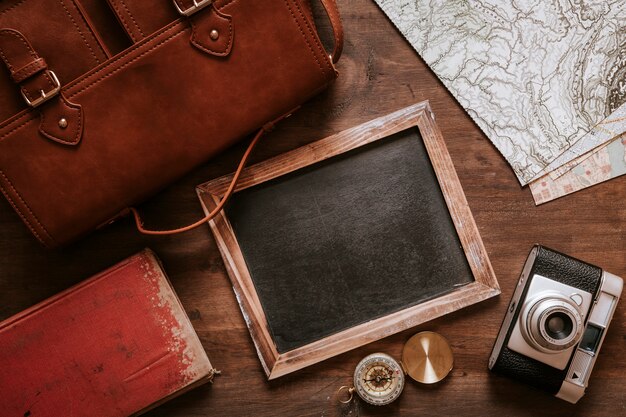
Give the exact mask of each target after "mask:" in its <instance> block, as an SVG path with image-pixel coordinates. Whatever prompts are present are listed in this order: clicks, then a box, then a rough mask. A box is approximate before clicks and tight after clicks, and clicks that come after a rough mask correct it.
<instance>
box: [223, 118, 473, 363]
mask: <svg viewBox="0 0 626 417" xmlns="http://www.w3.org/2000/svg"><path fill="white" fill-rule="evenodd" d="M226 216H227V217H228V219H229V220H230V223H231V225H232V227H233V230H234V233H235V235H236V236H237V240H238V242H239V245H240V247H241V251H242V252H243V256H244V258H245V260H246V264H247V265H248V268H249V270H250V274H251V277H252V280H253V282H254V286H255V287H256V290H257V293H258V296H259V299H260V301H261V304H262V306H263V310H264V311H265V314H266V316H267V321H268V324H269V327H270V331H271V333H272V335H273V338H274V341H275V342H276V347H277V349H278V352H279V353H284V352H287V351H290V350H292V349H295V348H298V347H301V346H304V345H306V344H308V343H311V342H313V341H315V340H318V339H321V338H323V337H326V336H328V335H330V334H333V333H336V332H338V331H341V330H344V329H347V328H350V327H353V326H355V325H357V324H360V323H363V322H366V321H369V320H371V319H375V318H378V317H382V316H385V315H387V314H389V313H393V312H396V311H399V310H402V309H405V308H407V307H409V306H412V305H415V304H417V303H420V302H422V301H424V300H427V299H430V298H433V297H436V296H438V295H440V294H443V293H446V292H449V291H451V290H453V289H455V288H457V287H458V286H460V285H464V284H467V283H469V282H472V281H473V280H474V278H473V276H472V271H471V269H470V267H469V265H468V263H467V260H466V258H465V253H464V251H463V248H462V247H461V243H460V242H459V238H458V236H457V233H456V230H455V227H454V224H453V223H452V220H451V218H450V214H449V213H448V210H447V207H446V203H445V201H444V198H443V195H442V193H441V189H440V188H439V184H438V182H437V178H436V176H435V173H434V171H433V168H432V165H431V162H430V160H429V158H428V154H427V152H426V149H425V148H424V144H423V142H422V138H421V136H420V134H419V130H418V129H417V128H411V129H407V130H405V131H403V132H400V133H397V134H395V135H393V136H391V137H388V138H386V139H385V140H381V141H377V142H374V143H370V144H368V145H366V146H363V147H360V148H357V149H354V150H352V151H350V152H347V153H345V154H342V155H339V156H335V157H334V158H332V159H330V160H327V161H325V162H322V163H319V164H316V165H314V166H311V167H308V168H305V169H302V170H298V171H295V172H293V173H291V174H288V175H285V176H282V177H279V178H276V179H274V180H272V181H268V182H265V183H262V184H259V185H257V186H255V187H252V188H248V189H246V190H243V191H241V192H239V193H236V194H234V196H233V197H232V199H231V201H230V204H229V205H228V206H227V209H226Z"/></svg>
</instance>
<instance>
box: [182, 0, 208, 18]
mask: <svg viewBox="0 0 626 417" xmlns="http://www.w3.org/2000/svg"><path fill="white" fill-rule="evenodd" d="M173 1H174V6H175V7H176V10H177V11H178V13H180V14H182V15H183V16H187V17H189V16H191V15H192V14H194V13H195V12H197V11H199V10H202V9H204V8H205V7H207V6H210V5H211V4H213V2H214V1H215V0H200V1H197V0H193V6H191V7H189V8H187V9H185V10H183V9H181V8H180V5H179V4H178V2H177V1H176V0H173Z"/></svg>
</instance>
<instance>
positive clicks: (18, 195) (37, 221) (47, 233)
mask: <svg viewBox="0 0 626 417" xmlns="http://www.w3.org/2000/svg"><path fill="white" fill-rule="evenodd" d="M0 174H1V175H2V177H3V178H4V180H5V181H6V182H7V183H8V184H9V186H10V187H11V189H12V190H13V192H14V193H15V195H16V196H17V198H19V200H20V201H21V202H22V204H24V206H25V207H26V209H27V210H28V213H30V215H31V216H32V217H33V219H34V220H35V222H36V223H37V224H38V225H39V227H41V230H43V231H44V233H45V234H46V235H47V236H48V238H49V239H50V240H51V241H52V242H54V239H53V238H52V236H50V233H49V232H48V230H46V228H45V227H44V226H43V224H41V222H40V221H39V219H38V218H37V216H35V213H33V211H32V209H31V208H30V206H29V205H28V204H27V203H26V201H24V199H23V198H22V196H21V195H20V193H19V192H18V191H17V190H16V189H15V187H14V186H13V183H12V182H11V180H10V179H9V178H8V177H7V176H6V175H5V174H4V171H2V170H0ZM2 189H3V192H4V193H5V195H6V191H5V190H4V187H2Z"/></svg>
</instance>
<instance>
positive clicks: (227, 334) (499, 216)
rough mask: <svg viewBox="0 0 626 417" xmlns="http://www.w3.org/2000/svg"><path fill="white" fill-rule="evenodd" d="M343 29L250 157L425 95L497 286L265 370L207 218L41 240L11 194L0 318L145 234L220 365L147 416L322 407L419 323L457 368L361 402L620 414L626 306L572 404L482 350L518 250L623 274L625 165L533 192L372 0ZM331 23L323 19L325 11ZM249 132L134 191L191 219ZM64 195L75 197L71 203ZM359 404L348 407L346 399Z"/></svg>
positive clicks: (133, 248)
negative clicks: (322, 354)
mask: <svg viewBox="0 0 626 417" xmlns="http://www.w3.org/2000/svg"><path fill="white" fill-rule="evenodd" d="M340 9H341V11H342V12H343V18H344V24H345V28H346V33H347V38H346V47H345V55H344V57H343V58H342V59H341V61H340V62H339V64H338V68H339V70H340V71H341V76H340V78H339V80H338V82H337V83H336V84H335V85H334V86H333V87H332V88H331V89H330V90H329V91H327V92H325V93H323V94H322V95H320V96H319V97H317V98H315V99H314V100H312V101H311V102H309V103H307V104H306V105H305V106H303V108H302V109H301V110H300V111H299V112H298V113H296V114H295V115H294V116H293V117H291V118H290V119H288V120H286V121H285V122H283V123H281V125H280V126H279V127H278V128H277V129H276V131H274V132H272V134H271V135H270V136H268V137H267V138H265V139H264V142H263V143H262V144H261V145H260V147H259V149H258V151H257V152H256V153H255V155H254V161H261V160H263V159H266V158H268V157H271V156H275V155H277V154H280V153H283V152H285V151H288V150H291V149H294V148H296V147H298V146H301V145H303V144H305V143H308V142H312V141H314V140H317V139H320V138H323V137H325V136H328V135H330V134H332V133H336V132H339V131H341V130H345V129H347V128H349V127H352V126H354V125H356V124H360V123H363V122H365V121H368V120H371V119H373V118H375V117H378V116H380V115H383V114H386V113H390V112H392V111H394V110H397V109H400V108H402V107H405V106H407V105H410V104H413V103H416V102H418V101H422V100H426V99H428V100H430V103H431V106H432V107H433V110H434V112H435V114H436V115H437V122H438V124H439V126H440V127H441V130H442V133H443V137H444V139H445V141H446V144H447V146H448V149H449V151H450V154H451V157H452V161H453V163H454V165H455V167H456V169H457V172H458V175H459V178H460V180H461V184H462V185H463V188H464V190H465V194H466V196H467V200H468V202H469V206H470V208H471V210H472V213H473V214H474V217H475V219H476V224H477V226H478V228H479V231H480V233H481V236H482V238H483V241H484V243H485V247H486V249H487V251H488V253H489V256H490V259H491V262H492V265H493V267H494V270H495V272H496V276H497V277H498V281H499V283H500V287H501V289H502V295H501V296H500V297H496V298H495V299H491V300H488V301H485V302H483V303H481V304H479V305H476V306H472V307H469V308H467V309H464V310H462V311H459V312H456V313H453V314H451V315H448V316H446V317H443V318H440V319H437V320H435V321H433V322H430V323H427V324H425V325H422V326H419V327H418V328H417V329H415V330H414V331H411V330H409V331H405V332H403V333H400V334H397V335H394V336H391V337H388V338H386V339H383V340H381V341H379V342H375V343H373V344H371V345H367V346H364V347H362V348H359V349H357V350H355V351H352V352H348V353H345V354H343V355H340V356H338V357H336V358H332V359H329V360H327V361H325V362H322V363H320V364H317V365H314V366H312V367H309V368H307V369H304V370H302V371H299V372H296V373H294V374H292V375H289V376H286V377H284V378H280V379H278V380H276V381H272V382H270V383H268V382H267V381H266V379H265V375H264V373H263V370H262V368H261V365H260V362H259V360H258V358H257V355H256V352H255V351H254V347H253V344H252V341H251V340H250V336H249V334H248V331H247V329H246V326H245V323H244V320H243V318H242V316H241V313H240V312H239V309H238V306H237V302H236V300H235V297H234V295H233V292H232V289H231V288H230V282H229V279H228V277H227V276H226V271H225V269H224V266H223V264H222V262H221V258H220V255H219V252H218V249H217V247H216V245H215V242H214V240H213V238H212V236H211V233H210V231H209V228H208V226H207V227H205V228H201V229H199V230H196V231H193V232H190V233H188V234H186V235H183V236H175V237H167V238H147V237H143V236H138V235H137V234H136V233H135V232H134V231H133V228H132V225H131V222H130V220H126V221H122V222H120V223H119V224H116V225H113V226H112V227H109V228H107V229H105V230H103V231H101V232H98V233H96V234H94V235H92V236H90V237H88V238H87V239H84V240H83V241H81V242H79V243H77V244H75V245H73V246H71V247H68V248H66V249H64V250H62V251H57V252H47V251H45V250H44V249H42V248H40V247H39V246H38V244H37V243H36V242H35V240H34V239H33V238H31V236H30V235H29V232H28V231H27V229H26V228H25V227H24V226H23V225H22V223H21V221H20V220H19V218H18V217H17V215H15V214H14V213H13V212H12V210H11V208H10V206H9V204H8V203H6V202H5V201H4V200H1V201H0V230H2V233H1V235H0V318H2V319H4V318H6V317H9V316H10V315H12V314H15V313H17V312H18V311H20V310H23V309H25V308H27V307H29V306H31V305H33V304H35V303H36V302H38V301H40V300H42V299H44V298H46V297H49V296H51V295H53V294H55V293H57V292H59V291H62V290H64V289H65V288H67V287H69V286H70V285H72V284H75V283H77V282H78V281H80V280H81V279H82V278H86V277H88V276H90V275H91V274H93V273H95V272H98V271H100V270H102V269H104V268H105V267H108V266H110V265H112V264H114V263H115V262H117V261H119V260H120V259H122V258H124V257H126V256H128V255H130V254H132V253H134V252H137V251H139V250H140V249H141V248H143V247H146V246H149V247H151V248H153V249H154V250H155V251H156V252H157V253H158V254H159V256H160V257H161V259H162V260H163V262H164V264H165V267H166V269H167V271H168V272H169V275H170V278H171V280H172V283H173V285H174V287H175V289H176V290H177V292H178V294H179V295H180V298H181V301H182V302H183V304H184V306H185V308H186V310H187V312H188V313H189V314H190V316H191V318H192V323H193V324H194V326H195V328H196V330H197V331H198V333H199V335H200V338H201V340H202V342H203V344H204V347H205V348H206V350H207V352H208V354H209V357H210V358H211V362H212V363H213V364H214V365H215V366H217V367H218V368H219V369H221V370H222V371H223V375H222V376H221V377H219V378H218V379H217V380H216V382H215V384H214V385H207V386H203V387H201V388H198V389H196V390H194V391H192V392H189V393H187V394H185V395H183V396H182V397H179V398H177V399H175V400H173V401H171V402H169V403H167V404H164V405H162V406H160V407H158V408H157V409H155V410H153V411H151V412H150V413H148V415H149V416H153V417H157V416H163V417H164V416H168V417H178V416H181V417H182V416H184V417H190V416H206V415H212V416H277V415H284V416H321V415H324V416H330V415H336V414H338V413H339V411H341V410H339V409H338V407H337V406H336V402H335V401H334V399H333V396H334V393H335V390H336V389H337V388H339V387H340V386H341V385H345V384H349V383H350V380H351V375H352V372H353V370H354V366H356V364H357V363H358V361H359V360H360V359H361V358H362V357H363V356H365V355H366V354H369V353H372V352H375V351H384V352H387V353H389V354H391V355H393V356H394V357H396V358H400V354H401V350H402V344H403V343H404V342H405V341H406V340H407V339H408V338H409V337H410V336H411V335H412V334H413V333H414V332H415V331H417V330H424V329H429V330H434V331H438V332H440V333H442V334H443V335H444V336H446V337H447V338H448V340H449V341H450V343H451V345H452V349H453V351H454V353H455V369H454V370H453V371H452V373H451V375H450V377H448V379H447V380H445V381H444V382H443V383H442V384H441V385H439V386H436V387H424V386H419V385H418V384H415V383H412V382H408V383H407V387H406V389H405V392H404V394H403V395H402V397H401V398H400V400H399V401H398V402H397V403H395V404H393V405H391V406H389V407H385V408H373V407H365V406H362V407H360V409H359V412H360V414H361V415H381V416H382V415H385V416H388V415H410V416H413V415H414V416H418V415H419V416H452V415H458V416H477V417H478V416H480V417H482V416H484V415H485V414H488V415H492V414H493V415H502V416H533V417H534V416H546V417H548V416H550V417H551V416H555V415H571V416H583V415H584V416H614V415H619V414H620V413H623V411H624V408H625V407H626V404H625V401H626V400H625V397H624V393H625V390H624V386H626V373H625V372H624V369H626V307H625V306H624V303H622V305H620V306H618V309H617V312H616V315H615V318H614V322H613V324H612V327H611V328H610V330H609V334H608V336H607V338H606V340H605V343H604V346H603V351H602V354H601V357H600V359H599V360H598V363H597V365H596V369H595V371H594V374H593V376H592V378H591V383H590V387H589V389H588V390H587V394H586V396H585V397H583V399H582V400H581V402H580V403H579V404H578V405H577V406H572V405H569V404H567V403H565V402H563V401H561V400H558V399H555V398H552V397H549V396H546V395H545V394H543V393H541V392H537V391H534V390H533V389H532V388H530V387H528V386H525V385H522V384H519V383H517V382H515V381H511V380H508V379H505V378H501V377H497V376H494V375H491V374H490V373H489V372H488V371H487V358H488V356H489V352H490V351H491V346H492V344H493V341H494V339H495V337H496V334H497V332H498V328H499V326H500V323H501V320H502V317H503V315H504V312H505V309H506V306H507V303H508V301H509V299H510V297H511V294H512V291H513V287H514V284H515V283H516V281H517V277H518V274H519V272H520V270H521V268H522V265H523V262H524V260H525V258H526V255H527V253H528V251H529V250H530V248H531V246H532V244H533V243H535V242H538V243H542V244H544V245H546V246H549V247H553V248H555V249H558V250H561V251H563V252H566V253H568V254H570V255H572V256H576V257H579V258H581V259H584V260H586V261H588V262H591V263H595V264H598V265H600V266H602V267H604V268H606V269H607V270H609V271H611V272H613V273H615V274H618V275H621V276H626V237H625V235H626V206H624V203H623V202H624V201H626V177H622V178H618V179H615V180H613V181H609V182H607V183H604V184H601V185H598V186H596V187H592V188H590V189H587V190H583V191H581V192H578V193H576V194H574V195H571V196H568V197H565V198H562V199H560V200H557V201H554V202H551V203H548V204H545V205H543V206H540V207H535V205H534V204H533V201H532V197H531V195H530V191H529V190H528V189H521V188H520V186H519V184H518V183H517V181H516V179H515V176H514V174H513V171H512V170H511V169H510V168H509V166H508V165H507V164H506V162H505V161H504V159H503V158H502V157H501V156H500V155H499V154H498V152H497V150H496V149H495V148H494V147H493V146H492V145H491V144H490V142H489V141H488V140H487V139H486V137H485V136H484V135H483V134H482V133H481V131H480V130H479V129H478V128H477V127H476V126H475V125H474V124H473V123H472V121H471V119H470V118H469V117H468V116H467V115H466V114H465V113H464V111H463V109H462V108H461V107H460V106H459V105H458V104H457V103H456V101H455V100H454V98H452V97H451V96H450V94H449V93H448V92H447V91H446V89H445V87H443V85H442V84H441V83H440V82H439V81H438V80H437V79H436V77H435V76H434V75H433V74H432V72H430V70H429V69H428V68H427V67H426V65H425V64H424V63H423V62H422V61H421V60H420V59H419V58H418V56H417V54H415V52H414V51H413V50H412V49H411V47H410V45H408V44H407V43H406V42H405V41H404V40H403V38H402V37H401V36H400V35H399V34H398V33H397V31H396V30H395V29H394V27H393V26H392V24H391V23H390V22H388V21H387V20H386V19H385V17H384V16H383V14H382V12H380V10H378V8H377V7H376V5H375V4H374V3H373V2H372V1H371V0H342V1H340ZM319 24H320V27H322V29H323V30H327V29H328V27H327V26H328V25H327V24H326V23H325V22H324V21H320V22H319ZM242 152H243V145H242V146H239V147H237V148H236V149H233V150H230V151H229V152H227V153H226V154H224V155H223V157H221V158H219V160H218V161H214V162H213V163H211V164H207V165H206V166H205V167H203V168H201V169H199V170H196V171H195V172H193V173H192V174H190V175H188V176H186V177H185V178H184V179H182V180H181V181H179V182H178V183H176V184H175V185H173V186H171V187H169V188H168V189H166V190H164V192H163V193H161V194H159V195H158V196H157V197H155V198H153V199H151V200H150V201H149V202H147V203H146V204H144V205H143V206H142V210H143V211H144V212H145V217H146V221H147V222H148V223H149V224H152V225H155V226H164V227H167V226H174V225H181V224H185V223H188V222H190V221H192V220H195V219H196V218H198V217H199V216H201V215H202V209H201V207H200V204H199V203H198V199H197V197H196V195H195V192H194V188H195V186H196V185H198V184H200V183H202V182H205V181H207V180H209V179H211V178H215V177H218V176H220V175H224V174H227V173H229V172H230V171H232V170H233V169H234V167H235V165H236V163H237V160H238V158H239V157H240V156H241V154H242ZM71 203H72V202H68V204H71ZM351 415H352V416H353V415H355V414H354V413H353V414H351Z"/></svg>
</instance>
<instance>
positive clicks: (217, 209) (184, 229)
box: [130, 124, 273, 236]
mask: <svg viewBox="0 0 626 417" xmlns="http://www.w3.org/2000/svg"><path fill="white" fill-rule="evenodd" d="M272 128H273V124H268V125H266V126H263V127H262V128H261V129H260V130H259V131H258V132H257V134H256V135H255V136H254V138H253V139H252V141H251V142H250V144H249V145H248V148H247V149H246V152H245V153H244V154H243V157H242V158H241V160H240V161H239V166H238V167H237V170H236V171H235V173H234V174H233V179H232V180H231V182H230V185H229V186H228V190H226V192H225V193H224V196H223V197H222V199H221V200H220V202H219V204H218V205H217V207H215V208H214V209H213V211H212V212H210V213H209V214H207V215H206V216H204V217H203V218H202V219H200V220H198V221H197V222H195V223H193V224H190V225H188V226H185V227H180V228H178V229H172V230H149V229H146V228H144V227H143V220H141V215H140V214H139V212H138V211H137V209H136V208H134V207H131V208H130V211H131V213H133V216H134V217H135V225H136V226H137V230H139V231H140V232H141V233H143V234H145V235H158V236H164V235H174V234H177V233H183V232H187V231H189V230H193V229H195V228H197V227H200V226H202V225H203V224H205V223H206V222H208V221H209V220H211V219H212V218H214V217H215V216H217V215H218V214H219V213H220V212H221V211H222V209H223V208H224V206H225V205H226V203H227V202H228V200H229V199H230V197H231V196H232V195H233V192H234V191H235V187H236V186H237V182H238V181H239V177H240V176H241V172H242V171H243V169H244V167H245V166H246V163H247V162H248V158H249V157H250V154H251V153H252V149H254V147H255V146H256V144H257V143H259V139H261V137H262V136H263V134H264V133H265V132H267V131H269V130H271V129H272Z"/></svg>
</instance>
